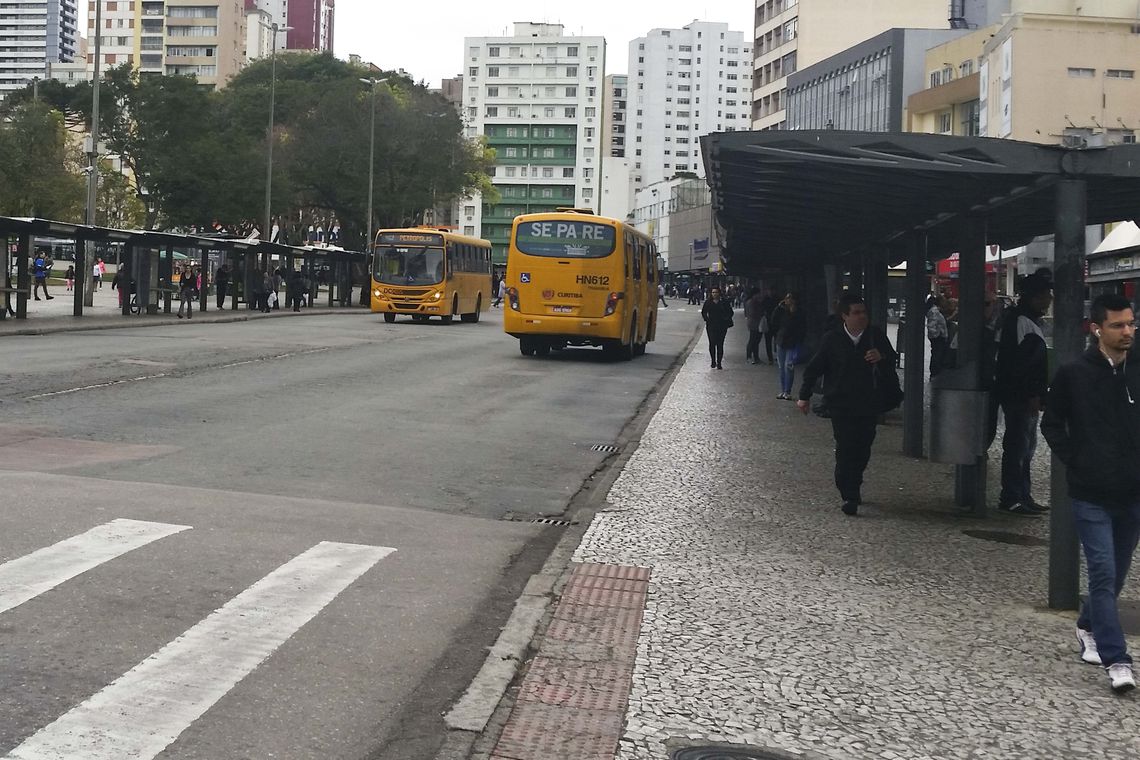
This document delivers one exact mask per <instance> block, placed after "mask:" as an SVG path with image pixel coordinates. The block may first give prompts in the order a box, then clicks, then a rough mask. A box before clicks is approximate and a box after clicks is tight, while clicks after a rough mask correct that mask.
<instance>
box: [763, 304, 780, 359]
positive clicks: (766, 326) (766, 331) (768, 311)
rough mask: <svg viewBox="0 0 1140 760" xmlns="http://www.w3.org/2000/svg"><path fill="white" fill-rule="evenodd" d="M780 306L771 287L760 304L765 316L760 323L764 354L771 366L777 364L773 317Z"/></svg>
mask: <svg viewBox="0 0 1140 760" xmlns="http://www.w3.org/2000/svg"><path fill="white" fill-rule="evenodd" d="M779 305H780V299H779V298H777V297H776V289H775V288H774V287H772V286H771V285H769V286H768V290H767V292H766V293H765V294H764V300H763V301H761V303H760V311H761V312H762V313H763V314H764V318H763V319H762V320H761V322H760V324H761V330H760V332H761V333H762V334H763V337H764V353H765V355H766V356H767V357H768V363H769V364H775V363H776V360H775V355H774V354H773V353H772V339H773V338H774V337H775V334H774V331H773V330H772V315H773V314H775V312H776V307H777V306H779Z"/></svg>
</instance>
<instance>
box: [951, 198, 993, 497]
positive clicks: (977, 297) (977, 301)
mask: <svg viewBox="0 0 1140 760" xmlns="http://www.w3.org/2000/svg"><path fill="white" fill-rule="evenodd" d="M963 233H964V234H963V237H962V244H961V246H960V248H959V253H958V260H959V261H958V289H959V290H958V361H957V366H958V370H959V372H961V373H963V376H964V377H965V379H966V383H967V384H968V387H969V389H970V390H974V391H980V390H981V389H982V387H983V386H982V367H981V363H982V341H983V340H984V333H985V316H984V315H983V313H982V312H983V309H984V307H985V295H986V219H985V217H982V216H978V215H974V216H971V217H969V219H968V220H967V222H966V225H965V228H964V230H963ZM955 497H956V500H957V502H958V504H960V505H962V506H969V507H971V508H972V512H973V514H975V515H977V516H979V517H984V516H985V514H986V457H985V454H984V453H981V454H979V455H978V457H977V459H976V460H975V462H974V464H972V465H956V466H955Z"/></svg>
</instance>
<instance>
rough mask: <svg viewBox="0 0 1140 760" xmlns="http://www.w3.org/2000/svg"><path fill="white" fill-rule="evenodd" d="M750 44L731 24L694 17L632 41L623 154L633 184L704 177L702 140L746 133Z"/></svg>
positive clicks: (749, 110) (748, 103)
mask: <svg viewBox="0 0 1140 760" xmlns="http://www.w3.org/2000/svg"><path fill="white" fill-rule="evenodd" d="M751 103H752V44H751V42H750V41H749V40H747V39H746V38H745V36H744V33H743V32H733V31H730V30H729V28H728V24H720V23H714V22H706V21H693V22H692V23H691V24H688V25H686V26H684V27H682V28H680V29H654V30H652V31H651V32H649V35H648V36H646V37H639V38H638V39H636V40H634V41H633V42H631V43H629V99H628V106H627V110H628V117H627V118H628V122H629V124H628V129H627V131H626V157H627V158H629V159H630V160H631V161H632V162H633V165H632V172H633V181H634V186H635V188H637V189H641V188H643V187H647V186H649V185H653V184H656V183H658V182H661V181H663V180H668V179H671V178H672V177H674V176H676V175H677V174H678V173H680V172H691V173H693V174H696V175H697V176H701V177H703V176H704V171H705V170H704V162H703V161H702V160H701V153H700V151H701V145H700V138H701V136H702V135H706V134H709V133H711V132H731V131H735V130H738V129H740V130H746V129H748V128H749V125H750V121H749V119H750V114H751Z"/></svg>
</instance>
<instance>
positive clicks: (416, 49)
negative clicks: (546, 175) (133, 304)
mask: <svg viewBox="0 0 1140 760" xmlns="http://www.w3.org/2000/svg"><path fill="white" fill-rule="evenodd" d="M754 7H755V5H754V2H753V0H697V2H684V0H571V2H565V1H563V2H547V0H490V1H489V2H470V1H469V0H339V2H337V4H336V28H335V30H334V34H335V46H336V50H335V52H336V54H337V56H338V57H340V58H347V57H348V56H349V55H350V54H352V53H356V54H358V55H360V56H361V57H362V58H364V60H365V61H369V62H371V63H374V64H376V65H377V66H380V67H381V68H384V69H398V68H404V69H406V70H407V71H408V73H409V74H411V75H412V77H413V78H415V79H416V80H417V81H418V80H421V79H422V80H424V81H425V82H426V83H427V84H428V86H430V87H439V83H440V80H442V79H444V78H445V77H453V76H455V75H457V74H459V73H461V70H462V66H463V38H464V37H493V36H499V35H502V34H504V30H506V31H505V33H506V34H510V33H511V25H512V23H513V22H515V21H539V22H548V23H560V24H564V25H565V27H566V29H565V32H564V33H565V34H568V35H569V34H573V35H579V36H603V37H605V38H606V44H607V48H606V51H607V52H606V73H607V74H625V73H628V72H627V71H626V69H627V68H628V57H629V52H628V47H627V46H628V44H629V41H630V40H632V39H636V38H637V37H644V36H645V34H646V33H647V32H648V31H649V30H650V29H657V28H666V29H677V28H680V27H682V26H684V25H685V24H688V23H689V22H690V21H692V20H693V19H699V20H701V21H720V22H725V23H727V24H728V25H729V28H730V29H732V30H733V31H740V32H745V35H744V36H745V39H751V36H752V35H751V33H750V32H749V31H748V30H749V29H751V23H752V15H753V8H754Z"/></svg>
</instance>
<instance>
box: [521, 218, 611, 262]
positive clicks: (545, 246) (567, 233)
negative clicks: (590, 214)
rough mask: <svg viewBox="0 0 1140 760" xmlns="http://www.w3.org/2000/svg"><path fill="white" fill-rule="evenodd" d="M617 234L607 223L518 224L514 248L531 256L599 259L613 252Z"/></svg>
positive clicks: (551, 222)
mask: <svg viewBox="0 0 1140 760" xmlns="http://www.w3.org/2000/svg"><path fill="white" fill-rule="evenodd" d="M616 240H617V231H616V230H615V229H614V228H613V227H612V226H611V225H608V224H596V223H594V222H584V221H569V220H551V221H533V222H531V221H528V222H523V223H521V224H519V226H518V231H517V233H516V234H515V248H517V249H518V250H519V251H521V252H522V253H526V254H529V255H531V256H550V257H554V258H560V259H601V258H605V257H606V256H609V255H610V254H611V253H613V252H614V248H615V242H616Z"/></svg>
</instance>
